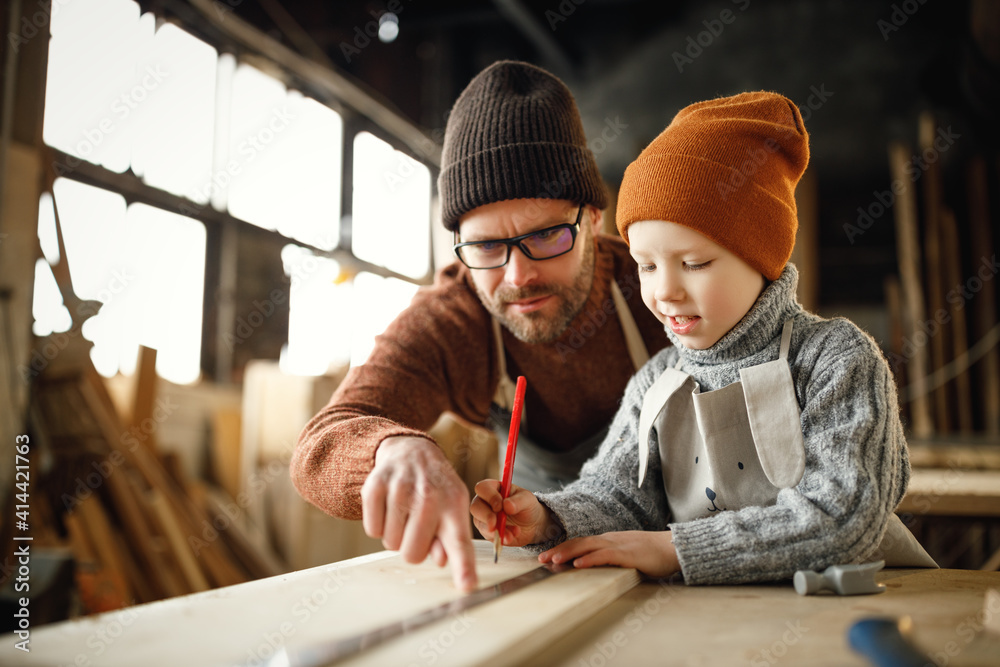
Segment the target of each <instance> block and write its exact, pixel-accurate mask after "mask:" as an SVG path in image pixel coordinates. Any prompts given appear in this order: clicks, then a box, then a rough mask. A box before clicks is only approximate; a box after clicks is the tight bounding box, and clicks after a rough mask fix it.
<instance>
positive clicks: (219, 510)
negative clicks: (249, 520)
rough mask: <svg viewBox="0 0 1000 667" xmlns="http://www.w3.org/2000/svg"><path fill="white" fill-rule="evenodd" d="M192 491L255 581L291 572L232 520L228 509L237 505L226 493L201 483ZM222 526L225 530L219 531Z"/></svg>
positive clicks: (214, 527)
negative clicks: (259, 546)
mask: <svg viewBox="0 0 1000 667" xmlns="http://www.w3.org/2000/svg"><path fill="white" fill-rule="evenodd" d="M189 488H190V489H191V497H192V498H194V499H195V501H196V502H197V503H199V504H200V505H201V506H202V507H204V508H205V510H206V511H207V512H208V516H209V519H210V525H211V526H212V527H213V529H215V530H216V531H217V532H218V533H219V535H220V536H222V538H223V539H224V540H225V541H226V543H227V544H228V545H229V547H230V548H231V549H232V551H233V553H234V554H235V555H236V557H237V558H238V559H239V560H240V562H241V563H242V564H243V567H244V568H245V569H246V570H247V572H248V573H249V574H250V575H251V577H253V578H255V579H262V578H264V577H273V576H275V575H278V574H281V573H283V572H287V571H288V568H287V567H286V566H285V564H284V563H282V562H281V559H279V558H278V556H276V555H275V554H274V553H273V552H272V551H271V550H270V549H260V548H258V547H257V546H256V545H255V543H254V540H253V539H252V538H251V537H250V536H249V535H248V534H247V532H246V531H245V530H244V528H243V525H242V523H241V522H240V521H239V520H238V518H235V519H234V518H233V517H231V516H230V513H229V512H227V511H226V507H232V506H234V503H233V501H232V499H231V498H228V497H226V495H225V492H224V491H222V490H220V489H217V488H209V487H208V486H206V485H204V484H202V483H200V482H194V483H193V484H192V485H191V486H190V487H189ZM218 526H223V528H222V529H221V530H219V528H218Z"/></svg>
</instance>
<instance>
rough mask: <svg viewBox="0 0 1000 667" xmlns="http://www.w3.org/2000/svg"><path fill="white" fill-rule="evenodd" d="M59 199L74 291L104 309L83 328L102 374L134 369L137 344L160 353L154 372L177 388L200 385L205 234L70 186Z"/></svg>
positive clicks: (170, 216)
mask: <svg viewBox="0 0 1000 667" xmlns="http://www.w3.org/2000/svg"><path fill="white" fill-rule="evenodd" d="M55 200H56V204H57V205H58V207H59V215H60V221H61V222H62V224H63V238H64V239H65V242H66V254H67V259H68V261H69V266H70V275H71V280H72V283H73V291H74V292H75V293H76V294H77V296H79V297H80V298H81V299H91V300H95V301H99V302H100V303H101V304H102V305H101V307H100V311H99V312H98V314H97V315H95V316H94V317H91V318H90V319H88V320H87V321H86V322H85V323H84V326H83V335H84V337H85V338H87V339H88V340H90V341H93V343H94V348H93V349H92V350H91V358H92V359H93V362H94V366H95V367H96V368H97V370H98V371H99V372H100V373H102V374H104V375H106V376H111V375H114V374H115V373H116V372H118V371H119V370H121V371H122V372H124V373H131V372H133V371H134V369H135V363H136V355H137V354H138V350H139V345H140V344H142V345H146V346H148V347H152V348H155V349H156V350H157V351H158V353H157V359H156V370H157V372H158V373H159V375H160V376H161V377H163V378H166V379H168V380H170V381H172V382H177V383H185V382H193V381H194V380H196V379H197V378H198V375H199V366H200V357H201V315H202V295H203V291H204V279H205V230H204V227H203V226H202V225H201V224H200V223H198V222H196V221H194V220H191V219H190V218H185V217H184V216H180V215H176V214H174V213H168V212H167V211H163V210H160V209H156V208H153V207H150V206H146V205H144V204H133V205H132V206H129V207H128V208H127V209H126V208H125V201H124V199H123V198H122V197H121V196H120V195H117V194H115V193H112V192H108V191H106V190H101V189H99V188H95V187H91V186H89V185H83V184H81V183H77V182H75V181H71V180H67V179H58V180H57V181H56V182H55Z"/></svg>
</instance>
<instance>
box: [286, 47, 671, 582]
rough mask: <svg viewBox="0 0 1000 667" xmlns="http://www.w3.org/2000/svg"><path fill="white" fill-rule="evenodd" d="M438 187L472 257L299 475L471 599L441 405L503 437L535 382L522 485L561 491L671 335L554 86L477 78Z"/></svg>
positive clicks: (401, 334) (346, 386)
mask: <svg viewBox="0 0 1000 667" xmlns="http://www.w3.org/2000/svg"><path fill="white" fill-rule="evenodd" d="M438 186H439V190H440V194H441V200H442V218H443V222H444V224H445V226H446V227H447V228H448V229H449V230H451V231H453V232H455V234H456V254H457V255H458V258H459V260H460V261H456V262H455V263H453V264H451V265H450V266H447V267H445V268H443V269H441V270H440V271H439V272H438V274H437V276H436V278H435V282H434V285H433V286H431V287H428V288H424V289H422V290H420V292H418V294H417V295H416V296H415V297H414V299H413V302H412V303H411V304H410V307H409V308H408V309H407V310H406V311H404V312H403V313H402V314H401V315H400V316H399V317H398V318H397V319H396V320H395V321H394V322H393V323H392V324H391V325H390V326H389V327H388V328H387V329H386V331H385V333H384V334H382V335H381V336H380V337H379V338H378V340H377V341H376V345H375V349H374V350H373V352H372V354H371V356H370V357H369V359H368V362H367V363H366V364H364V365H363V366H359V367H356V368H353V369H351V371H350V373H349V374H348V376H347V378H346V379H345V380H344V382H343V383H342V384H341V385H340V387H339V388H338V389H337V391H336V393H334V395H333V397H332V399H331V400H330V403H329V404H328V405H327V406H326V407H325V408H324V409H323V410H322V411H321V412H320V413H319V414H318V415H316V416H315V417H314V418H313V419H312V421H310V423H309V424H308V425H307V426H306V427H305V429H304V430H303V432H302V435H301V437H300V440H299V444H298V447H297V449H296V452H295V456H294V457H293V459H292V464H291V473H292V478H293V481H294V482H295V485H296V488H298V490H299V492H300V493H301V494H302V496H303V497H304V498H306V499H307V500H309V501H310V502H311V503H313V504H315V505H316V506H317V507H319V508H321V509H322V510H324V511H325V512H327V513H329V514H331V515H333V516H337V517H341V518H346V519H357V518H359V517H361V518H362V519H363V522H364V527H365V531H366V532H367V533H368V534H369V535H371V536H372V537H381V538H382V542H383V544H384V545H385V547H386V548H387V549H392V550H396V549H398V550H400V551H401V552H402V554H403V556H404V558H405V559H406V560H407V561H409V562H421V561H423V560H424V559H425V558H426V557H427V556H428V555H431V556H432V557H433V559H434V560H435V562H436V563H437V564H438V565H444V564H445V563H446V562H448V561H449V560H450V561H451V563H452V571H453V577H454V580H455V584H456V585H457V586H458V587H459V588H461V589H463V590H471V589H472V588H474V587H475V586H476V581H477V579H476V572H475V559H474V555H473V550H472V542H471V527H470V521H469V513H468V512H469V494H468V491H467V489H466V487H465V484H464V483H463V482H462V480H461V479H460V478H459V477H458V475H457V474H456V473H455V471H454V469H453V468H452V467H451V465H450V464H449V463H448V460H447V459H446V458H445V456H444V454H443V453H442V452H441V450H440V449H439V448H438V446H437V445H436V444H435V443H434V442H433V441H432V440H431V439H430V438H429V437H428V436H427V434H426V433H425V431H426V429H428V428H430V427H431V426H432V425H433V424H434V422H435V421H436V420H437V419H438V417H439V416H440V415H441V414H442V413H443V412H445V411H451V412H453V413H455V414H457V415H459V416H461V417H463V418H465V419H467V420H469V421H470V422H473V423H479V424H483V423H490V424H491V425H493V426H495V427H497V428H498V429H500V430H503V429H506V427H507V426H508V422H509V418H510V413H509V410H510V408H511V406H512V396H513V386H514V383H513V381H512V379H511V378H516V377H517V376H518V375H524V376H525V378H526V379H527V387H528V389H527V394H526V399H525V406H524V411H523V416H522V427H521V431H520V434H521V435H520V439H519V441H518V443H519V444H518V455H517V467H516V468H515V482H517V483H518V485H520V486H524V487H526V488H529V489H532V490H539V491H542V490H546V489H554V488H558V487H559V486H560V485H561V484H564V483H567V482H569V481H572V480H573V479H575V477H576V476H577V474H578V472H579V468H580V465H582V463H583V462H584V461H585V460H586V459H588V458H589V457H590V456H591V455H592V454H593V453H594V452H595V451H596V449H597V445H598V444H599V443H600V441H601V439H602V438H603V435H604V433H605V432H606V430H607V425H608V423H609V422H610V420H611V418H612V417H613V416H614V413H615V411H616V409H617V407H618V403H619V401H620V399H621V396H622V394H623V392H624V389H625V385H626V383H627V382H628V379H629V378H630V377H631V376H632V374H633V373H634V372H635V371H636V370H637V369H638V368H639V367H640V366H641V365H642V364H643V363H645V360H646V359H648V356H649V354H651V353H655V352H656V351H658V350H659V349H660V348H662V347H663V346H664V345H666V336H665V334H664V332H663V328H662V326H661V325H660V324H659V322H657V321H656V319H655V318H654V317H653V316H652V315H651V314H650V313H649V311H648V310H646V308H645V307H644V306H643V305H642V300H641V295H640V293H639V289H638V281H637V279H636V267H635V263H634V262H633V261H632V260H631V258H630V257H629V255H628V249H627V248H626V246H625V244H624V243H623V242H622V241H621V239H620V238H618V237H608V236H599V235H598V230H599V229H600V224H601V210H602V209H603V208H604V207H605V206H606V205H607V194H606V192H605V188H604V185H603V182H602V181H601V177H600V174H599V173H598V170H597V163H596V161H595V160H594V156H593V154H592V153H591V151H590V150H589V149H588V148H587V145H586V137H585V135H584V132H583V125H582V123H581V121H580V115H579V111H578V110H577V107H576V103H575V102H574V100H573V97H572V95H571V94H570V92H569V89H568V88H566V86H565V85H564V84H563V83H562V82H561V81H559V79H557V78H556V77H554V76H552V75H551V74H549V73H548V72H546V71H544V70H542V69H540V68H538V67H535V66H533V65H529V64H526V63H519V62H511V61H503V62H498V63H495V64H494V65H492V66H490V67H488V68H487V69H485V70H484V71H483V72H481V73H480V74H479V75H477V76H476V77H475V78H474V79H473V80H472V82H471V83H470V84H469V85H468V87H467V88H466V89H465V91H464V92H463V93H462V94H461V95H460V96H459V98H458V100H457V102H456V103H455V106H454V108H453V109H452V112H451V115H450V116H449V118H448V124H447V127H446V129H445V140H444V151H443V154H442V166H441V175H440V177H439V180H438ZM500 437H501V439H500V442H501V443H502V445H503V446H506V435H505V433H503V432H501V433H500ZM502 457H503V453H502V452H501V459H502Z"/></svg>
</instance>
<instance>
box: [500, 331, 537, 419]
mask: <svg viewBox="0 0 1000 667" xmlns="http://www.w3.org/2000/svg"><path fill="white" fill-rule="evenodd" d="M491 319H492V320H493V340H494V342H495V343H496V347H497V370H498V372H499V374H500V383H499V384H498V385H497V390H496V392H495V393H494V394H493V402H494V403H496V404H497V405H498V406H500V407H501V408H503V409H504V410H506V411H507V412H510V411H512V410H513V409H514V395H515V393H516V390H517V385H516V384H514V381H513V380H511V379H510V376H509V375H507V353H506V352H505V351H504V347H503V334H502V333H501V330H500V322H498V321H497V319H496V318H495V317H494V318H491ZM526 413H527V411H526V410H525V409H524V408H523V407H522V408H521V426H522V427H523V426H524V425H525V424H527V423H528V418H527V415H526Z"/></svg>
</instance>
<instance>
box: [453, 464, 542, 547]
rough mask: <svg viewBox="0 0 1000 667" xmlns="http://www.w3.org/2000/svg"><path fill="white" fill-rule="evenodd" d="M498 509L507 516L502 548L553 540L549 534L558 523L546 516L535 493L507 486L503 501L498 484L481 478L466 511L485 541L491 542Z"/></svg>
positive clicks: (514, 486)
mask: <svg viewBox="0 0 1000 667" xmlns="http://www.w3.org/2000/svg"><path fill="white" fill-rule="evenodd" d="M501 501H502V502H503V504H502V506H501ZM501 507H502V509H503V511H504V512H505V513H506V514H507V524H506V528H505V530H504V535H503V543H504V545H505V546H508V547H523V546H524V545H526V544H535V543H536V542H545V541H547V540H550V539H553V537H552V535H551V533H552V532H553V531H554V529H556V526H557V525H558V524H557V523H556V522H555V521H553V520H552V519H551V518H550V517H549V510H548V508H546V507H545V506H544V505H542V504H541V503H540V502H538V498H536V497H535V494H533V493H531V492H530V491H528V490H527V489H522V488H521V487H519V486H516V485H514V484H511V485H510V495H509V496H507V499H506V500H503V499H502V498H501V496H500V482H498V481H497V480H495V479H484V480H483V481H481V482H479V483H478V484H476V497H475V498H473V499H472V505H471V506H470V508H469V511H470V512H471V513H472V520H473V523H475V524H476V528H478V529H479V532H480V533H482V534H483V537H484V538H486V539H487V540H492V539H493V535H494V534H495V533H496V529H497V515H498V514H499V512H500V510H501Z"/></svg>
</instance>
